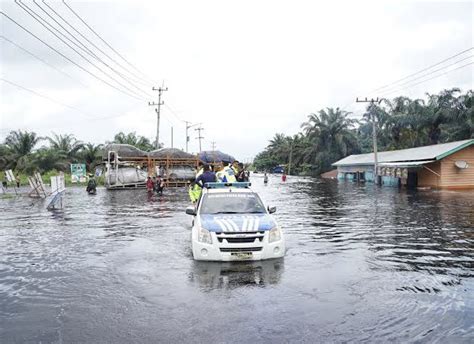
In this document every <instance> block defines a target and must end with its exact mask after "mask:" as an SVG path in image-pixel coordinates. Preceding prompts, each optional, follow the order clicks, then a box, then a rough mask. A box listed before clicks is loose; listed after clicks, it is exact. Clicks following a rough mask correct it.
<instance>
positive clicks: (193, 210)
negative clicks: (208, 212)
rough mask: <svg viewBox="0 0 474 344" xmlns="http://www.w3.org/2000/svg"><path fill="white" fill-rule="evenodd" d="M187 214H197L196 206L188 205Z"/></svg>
mask: <svg viewBox="0 0 474 344" xmlns="http://www.w3.org/2000/svg"><path fill="white" fill-rule="evenodd" d="M186 214H188V215H193V216H194V215H196V208H194V207H193V206H190V207H187V208H186Z"/></svg>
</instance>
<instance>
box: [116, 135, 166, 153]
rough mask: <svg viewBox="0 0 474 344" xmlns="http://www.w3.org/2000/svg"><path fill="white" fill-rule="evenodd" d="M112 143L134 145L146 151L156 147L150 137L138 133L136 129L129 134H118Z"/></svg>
mask: <svg viewBox="0 0 474 344" xmlns="http://www.w3.org/2000/svg"><path fill="white" fill-rule="evenodd" d="M112 143H121V144H128V145H132V146H135V147H137V148H139V149H141V150H144V151H151V150H153V149H155V146H154V145H153V144H152V143H151V142H150V140H149V139H148V138H146V137H144V136H141V135H137V133H136V132H134V131H133V132H131V133H128V134H125V133H124V132H120V133H118V134H116V135H115V136H114V140H113V141H112ZM160 146H161V145H160Z"/></svg>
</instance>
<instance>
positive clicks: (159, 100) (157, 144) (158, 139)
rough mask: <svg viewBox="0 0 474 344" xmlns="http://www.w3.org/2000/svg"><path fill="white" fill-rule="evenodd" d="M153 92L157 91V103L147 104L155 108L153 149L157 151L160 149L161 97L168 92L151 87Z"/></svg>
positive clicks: (166, 88)
mask: <svg viewBox="0 0 474 344" xmlns="http://www.w3.org/2000/svg"><path fill="white" fill-rule="evenodd" d="M152 90H153V91H158V102H157V103H155V102H148V105H149V106H156V108H155V112H156V141H155V148H156V149H159V148H160V111H161V105H163V104H164V103H165V102H164V101H162V100H161V95H162V93H163V92H165V91H168V87H158V88H156V87H153V88H152Z"/></svg>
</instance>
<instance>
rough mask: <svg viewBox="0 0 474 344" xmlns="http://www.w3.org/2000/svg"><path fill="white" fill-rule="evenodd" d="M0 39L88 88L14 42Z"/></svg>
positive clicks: (3, 37)
mask: <svg viewBox="0 0 474 344" xmlns="http://www.w3.org/2000/svg"><path fill="white" fill-rule="evenodd" d="M0 38H2V39H4V40H5V41H7V42H9V43H10V44H12V45H14V46H15V47H17V48H18V49H20V50H22V51H24V52H25V53H27V54H28V55H31V56H33V57H34V58H35V59H37V60H39V61H41V62H43V63H44V64H45V65H47V66H49V67H50V68H52V69H54V70H56V71H58V72H59V73H61V74H64V75H65V76H67V77H68V78H70V79H72V80H74V81H77V82H78V83H80V84H81V85H82V86H84V87H86V88H89V86H87V85H86V84H83V83H82V82H81V81H80V80H78V79H76V78H74V77H73V76H71V75H70V74H68V73H66V72H64V71H62V70H60V69H59V68H56V67H55V66H54V65H52V64H51V63H49V62H48V61H46V60H43V59H42V58H41V57H39V56H37V55H35V54H33V53H32V52H31V51H29V50H26V49H25V48H23V47H22V46H20V45H19V44H17V43H15V42H13V41H12V40H10V39H8V38H6V37H5V36H1V35H0Z"/></svg>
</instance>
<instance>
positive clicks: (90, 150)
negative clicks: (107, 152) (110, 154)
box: [81, 143, 103, 171]
mask: <svg viewBox="0 0 474 344" xmlns="http://www.w3.org/2000/svg"><path fill="white" fill-rule="evenodd" d="M102 147H103V145H101V144H99V145H94V144H93V143H86V144H85V145H84V147H83V148H82V150H81V157H82V158H83V159H84V160H85V162H86V166H87V170H89V171H92V169H93V168H94V167H95V166H97V165H98V164H100V160H101V157H102Z"/></svg>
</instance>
